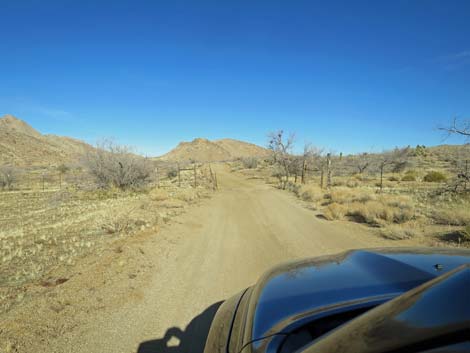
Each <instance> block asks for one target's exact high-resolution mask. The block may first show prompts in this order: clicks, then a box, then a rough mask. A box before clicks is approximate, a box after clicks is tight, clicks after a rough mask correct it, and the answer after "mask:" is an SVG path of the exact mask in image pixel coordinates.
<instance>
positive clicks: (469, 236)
mask: <svg viewBox="0 0 470 353" xmlns="http://www.w3.org/2000/svg"><path fill="white" fill-rule="evenodd" d="M462 235H463V238H464V240H465V241H470V224H469V225H468V226H466V227H465V228H464V229H463V230H462Z"/></svg>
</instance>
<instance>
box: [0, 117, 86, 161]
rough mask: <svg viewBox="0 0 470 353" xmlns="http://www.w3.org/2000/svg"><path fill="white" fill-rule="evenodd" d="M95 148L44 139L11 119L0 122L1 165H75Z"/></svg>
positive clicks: (71, 141) (69, 140) (54, 138)
mask: <svg viewBox="0 0 470 353" xmlns="http://www.w3.org/2000/svg"><path fill="white" fill-rule="evenodd" d="M92 149H93V147H92V146H90V145H88V144H86V143H84V142H82V141H79V140H75V139H72V138H69V137H62V136H55V135H42V134H41V133H39V132H38V131H36V130H35V129H33V128H32V127H31V126H30V125H28V124H27V123H26V122H24V121H22V120H20V119H18V118H16V117H14V116H12V115H5V116H4V117H2V118H0V165H15V166H22V167H25V166H52V165H58V164H60V163H75V162H77V161H78V160H79V159H80V158H81V156H83V154H85V153H86V152H87V151H90V150H92Z"/></svg>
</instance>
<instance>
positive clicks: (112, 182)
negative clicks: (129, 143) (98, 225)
mask: <svg viewBox="0 0 470 353" xmlns="http://www.w3.org/2000/svg"><path fill="white" fill-rule="evenodd" d="M84 163H85V166H86V167H87V169H88V170H89V172H90V173H91V175H92V176H93V177H94V178H95V181H96V184H97V185H98V187H100V188H109V187H117V188H119V189H121V190H124V189H130V188H139V187H142V186H144V185H146V184H147V183H148V182H149V181H150V177H151V175H152V171H153V168H152V166H151V164H150V162H149V161H148V160H147V159H146V158H143V157H141V156H138V155H135V154H133V153H132V152H131V149H130V148H129V147H126V146H120V145H117V144H115V143H113V142H110V141H105V142H103V143H101V144H99V145H98V146H97V148H96V149H95V150H94V151H92V152H89V153H88V154H87V155H86V157H85V160H84Z"/></svg>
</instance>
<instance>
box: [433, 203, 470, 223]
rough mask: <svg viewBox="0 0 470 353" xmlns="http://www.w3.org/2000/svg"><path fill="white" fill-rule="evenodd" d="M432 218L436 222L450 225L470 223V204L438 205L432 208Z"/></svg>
mask: <svg viewBox="0 0 470 353" xmlns="http://www.w3.org/2000/svg"><path fill="white" fill-rule="evenodd" d="M431 218H432V219H433V220H434V222H435V223H436V224H443V225H450V226H468V225H470V205H466V206H459V207H449V206H444V207H439V206H438V207H436V208H434V209H433V210H432V214H431Z"/></svg>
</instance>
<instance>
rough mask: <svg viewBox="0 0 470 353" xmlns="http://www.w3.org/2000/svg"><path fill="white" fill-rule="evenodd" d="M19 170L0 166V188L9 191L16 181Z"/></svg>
mask: <svg viewBox="0 0 470 353" xmlns="http://www.w3.org/2000/svg"><path fill="white" fill-rule="evenodd" d="M18 176H19V170H18V169H17V168H15V167H12V166H1V167H0V188H1V189H5V188H8V189H11V188H13V185H14V184H15V183H16V182H17V181H18Z"/></svg>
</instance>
